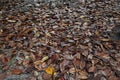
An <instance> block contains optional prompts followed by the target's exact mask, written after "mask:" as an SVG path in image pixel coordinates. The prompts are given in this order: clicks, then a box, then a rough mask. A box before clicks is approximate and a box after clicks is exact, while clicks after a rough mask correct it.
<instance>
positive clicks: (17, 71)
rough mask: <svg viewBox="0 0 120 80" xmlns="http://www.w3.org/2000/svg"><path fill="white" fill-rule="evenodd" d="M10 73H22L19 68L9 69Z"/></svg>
mask: <svg viewBox="0 0 120 80" xmlns="http://www.w3.org/2000/svg"><path fill="white" fill-rule="evenodd" d="M10 73H11V74H20V73H22V70H21V69H12V70H10Z"/></svg>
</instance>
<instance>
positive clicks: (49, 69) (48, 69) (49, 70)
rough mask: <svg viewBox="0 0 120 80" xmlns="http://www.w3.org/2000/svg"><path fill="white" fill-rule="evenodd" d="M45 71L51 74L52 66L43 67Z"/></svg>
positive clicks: (52, 71)
mask: <svg viewBox="0 0 120 80" xmlns="http://www.w3.org/2000/svg"><path fill="white" fill-rule="evenodd" d="M45 72H46V73H47V74H51V75H52V74H53V73H54V70H53V67H52V66H49V67H47V68H46V69H45Z"/></svg>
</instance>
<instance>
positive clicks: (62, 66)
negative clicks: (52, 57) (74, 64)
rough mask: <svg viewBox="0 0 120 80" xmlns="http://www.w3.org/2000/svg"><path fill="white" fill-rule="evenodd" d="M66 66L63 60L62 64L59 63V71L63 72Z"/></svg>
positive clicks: (65, 61)
mask: <svg viewBox="0 0 120 80" xmlns="http://www.w3.org/2000/svg"><path fill="white" fill-rule="evenodd" d="M68 64H69V61H68V60H63V61H62V63H60V71H61V72H63V71H64V70H65V66H67V65H68Z"/></svg>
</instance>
